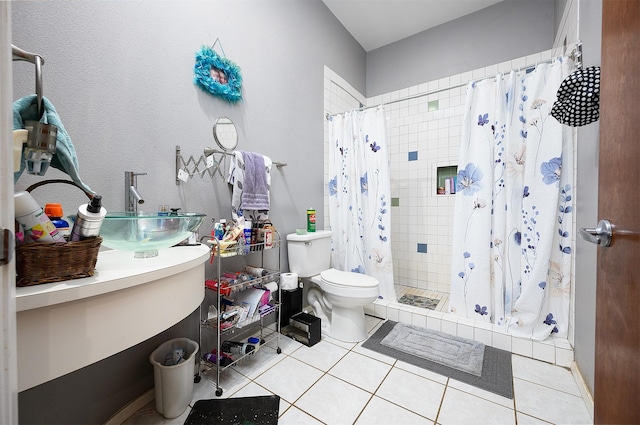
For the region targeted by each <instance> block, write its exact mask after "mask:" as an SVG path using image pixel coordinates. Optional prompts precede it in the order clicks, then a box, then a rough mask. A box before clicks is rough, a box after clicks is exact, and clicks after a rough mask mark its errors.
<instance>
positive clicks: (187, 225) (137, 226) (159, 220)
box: [100, 212, 206, 258]
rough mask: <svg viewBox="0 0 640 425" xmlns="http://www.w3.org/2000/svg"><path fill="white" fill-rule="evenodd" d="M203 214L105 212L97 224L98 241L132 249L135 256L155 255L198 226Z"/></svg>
mask: <svg viewBox="0 0 640 425" xmlns="http://www.w3.org/2000/svg"><path fill="white" fill-rule="evenodd" d="M205 216H206V215H205V214H197V213H169V214H168V215H158V213H132V212H115V213H114V212H111V213H107V216H106V217H105V218H104V222H103V223H102V227H101V228H100V236H101V237H102V245H104V246H106V247H108V248H111V249H116V250H121V251H134V252H135V257H136V258H148V257H155V256H157V255H158V249H162V248H169V247H171V246H174V245H176V244H178V243H180V242H182V241H183V240H185V239H187V238H188V237H189V236H190V235H191V233H193V232H195V231H197V230H198V228H199V227H200V225H201V224H202V222H203V220H204V217H205Z"/></svg>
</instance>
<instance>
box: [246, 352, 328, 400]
mask: <svg viewBox="0 0 640 425" xmlns="http://www.w3.org/2000/svg"><path fill="white" fill-rule="evenodd" d="M322 375H323V372H322V371H320V370H318V369H316V368H314V367H312V366H309V365H308V364H306V363H302V362H301V361H300V360H297V359H294V358H292V357H287V358H286V359H284V360H283V361H281V362H279V363H278V364H276V365H275V366H274V367H272V368H271V369H269V370H268V371H266V372H265V373H263V374H262V375H260V376H258V377H257V378H256V379H255V382H256V383H257V384H258V385H261V386H263V387H265V388H266V389H268V390H269V391H271V392H272V393H274V394H277V395H279V396H280V397H281V398H284V399H285V400H286V401H287V402H289V403H293V402H294V401H296V400H297V399H298V398H299V397H300V396H301V395H302V394H303V393H304V392H305V391H307V390H308V389H309V388H310V387H311V386H312V385H313V384H314V383H315V382H316V381H317V380H318V379H320V377H321V376H322Z"/></svg>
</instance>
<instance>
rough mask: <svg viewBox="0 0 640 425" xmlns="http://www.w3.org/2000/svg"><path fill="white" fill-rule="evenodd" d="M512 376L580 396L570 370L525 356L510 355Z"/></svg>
mask: <svg viewBox="0 0 640 425" xmlns="http://www.w3.org/2000/svg"><path fill="white" fill-rule="evenodd" d="M511 362H512V365H513V377H514V378H520V379H523V380H525V381H529V382H533V383H535V384H539V385H544V386H545V387H549V388H552V389H554V390H558V391H564V392H565V393H569V394H572V395H575V396H578V397H580V396H581V394H580V390H579V389H578V385H577V384H576V381H575V379H574V377H573V375H572V374H571V371H570V370H567V369H565V368H562V367H560V366H555V365H552V364H549V363H544V362H541V361H537V360H533V359H530V358H527V357H522V356H517V355H513V356H511Z"/></svg>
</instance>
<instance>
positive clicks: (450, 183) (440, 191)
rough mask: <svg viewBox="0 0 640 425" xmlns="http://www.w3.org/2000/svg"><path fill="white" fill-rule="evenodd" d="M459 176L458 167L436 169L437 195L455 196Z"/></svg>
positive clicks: (447, 166)
mask: <svg viewBox="0 0 640 425" xmlns="http://www.w3.org/2000/svg"><path fill="white" fill-rule="evenodd" d="M457 175H458V166H457V165H446V166H441V167H440V166H439V167H437V168H436V188H435V189H436V190H435V192H436V195H454V194H455V193H456V183H457Z"/></svg>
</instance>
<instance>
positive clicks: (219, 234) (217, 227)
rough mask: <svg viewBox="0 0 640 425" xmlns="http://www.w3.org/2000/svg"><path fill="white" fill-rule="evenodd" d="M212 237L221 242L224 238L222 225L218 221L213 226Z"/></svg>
mask: <svg viewBox="0 0 640 425" xmlns="http://www.w3.org/2000/svg"><path fill="white" fill-rule="evenodd" d="M213 235H214V237H215V238H216V239H217V240H219V241H221V240H222V238H223V237H224V230H223V227H222V223H220V222H219V221H217V222H216V224H214V225H213Z"/></svg>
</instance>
